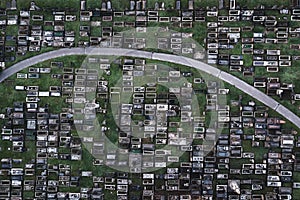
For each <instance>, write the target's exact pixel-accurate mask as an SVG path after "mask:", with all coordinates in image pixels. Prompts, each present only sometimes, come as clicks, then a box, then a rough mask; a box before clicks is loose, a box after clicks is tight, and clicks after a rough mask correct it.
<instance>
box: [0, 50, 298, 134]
mask: <svg viewBox="0 0 300 200" xmlns="http://www.w3.org/2000/svg"><path fill="white" fill-rule="evenodd" d="M69 55H108V56H132V57H137V58H146V59H153V60H160V61H165V62H170V63H175V64H181V65H185V66H189V67H194V68H196V69H199V70H201V71H203V72H206V73H208V74H211V75H212V76H215V77H217V78H219V79H221V80H223V81H225V82H227V83H229V84H231V85H233V86H235V87H236V88H238V89H240V90H242V91H243V92H245V93H247V94H249V95H250V96H252V97H254V98H256V99H257V100H258V101H260V102H262V103H263V104H265V105H267V106H268V107H270V108H272V109H273V110H275V111H277V112H278V113H279V114H281V115H282V116H284V117H285V118H286V119H288V120H289V121H291V122H292V123H293V124H295V125H296V126H297V127H299V128H300V118H299V117H298V116H297V115H295V114H294V113H293V112H291V111H290V110H289V109H287V108H286V107H284V106H283V105H281V104H280V103H278V102H277V101H275V100H274V99H273V98H271V97H269V96H267V95H266V94H264V93H263V92H261V91H259V90H258V89H256V88H254V87H253V86H251V85H249V84H247V83H246V82H244V81H242V80H240V79H238V78H236V77H235V76H233V75H231V74H229V73H226V72H223V71H221V70H219V69H217V68H215V67H212V66H210V65H208V64H206V63H203V62H201V61H198V60H194V59H191V58H187V57H184V56H177V55H171V54H164V53H152V52H147V51H141V50H134V49H122V48H92V47H89V48H71V49H59V50H55V51H51V52H47V53H43V54H40V55H37V56H34V57H31V58H28V59H26V60H23V61H21V62H18V63H17V64H15V65H13V66H11V67H9V68H8V69H6V70H4V71H3V72H2V73H1V74H0V82H2V81H4V80H5V79H6V78H8V77H9V76H11V75H13V74H15V73H17V72H19V71H20V70H22V69H25V68H26V67H29V66H31V65H35V64H37V63H40V62H43V61H46V60H49V59H52V58H57V57H62V56H69Z"/></svg>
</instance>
